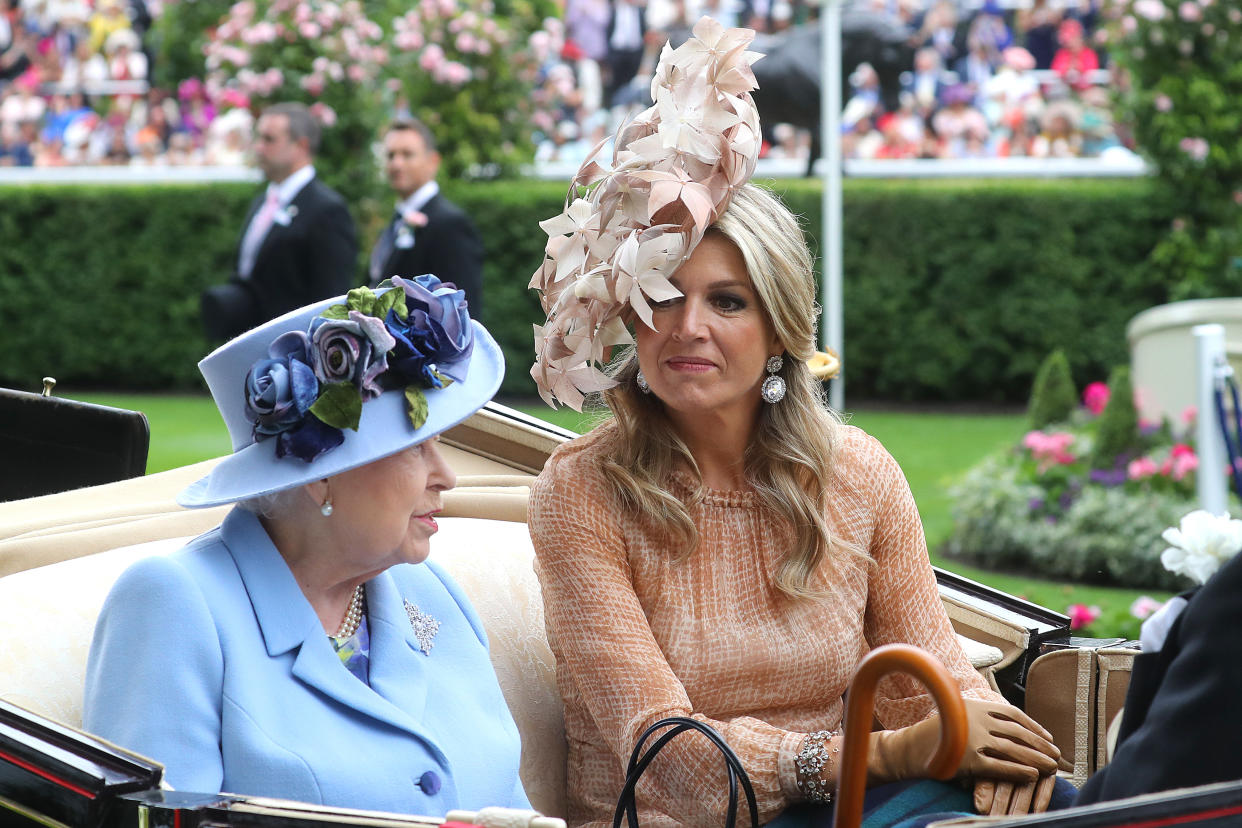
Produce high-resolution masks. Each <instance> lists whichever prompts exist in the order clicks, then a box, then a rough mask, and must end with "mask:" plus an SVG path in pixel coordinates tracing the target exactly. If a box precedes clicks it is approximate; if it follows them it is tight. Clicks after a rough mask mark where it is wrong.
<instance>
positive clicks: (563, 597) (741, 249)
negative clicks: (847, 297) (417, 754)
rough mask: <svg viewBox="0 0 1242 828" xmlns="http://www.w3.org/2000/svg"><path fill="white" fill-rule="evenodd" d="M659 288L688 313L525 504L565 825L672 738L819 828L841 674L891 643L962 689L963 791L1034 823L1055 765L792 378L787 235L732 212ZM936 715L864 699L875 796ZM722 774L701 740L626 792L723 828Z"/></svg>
mask: <svg viewBox="0 0 1242 828" xmlns="http://www.w3.org/2000/svg"><path fill="white" fill-rule="evenodd" d="M672 282H673V284H674V285H675V286H676V287H677V289H678V290H679V291H680V292H681V294H682V296H680V297H677V298H674V299H669V300H666V301H662V302H660V303H658V304H656V305H655V306H654V307H653V321H654V322H655V327H648V326H646V325H644V324H641V323H640V324H638V325H637V326H636V332H635V335H636V339H637V347H636V348H635V349H634V350H632V351H631V352H630V354H629V355H628V356H627V357H625V358H623V359H622V360H621V361H620V363H619V368H618V370H617V373H616V378H617V380H618V382H619V384H618V385H617V386H616V387H614V388H612V389H610V390H609V391H607V392H605V399H606V401H607V403H608V407H609V409H610V410H611V411H612V413H613V416H612V419H610V420H609V421H608V422H606V423H605V424H603V425H601V426H599V427H597V428H596V429H595V430H594V431H592V432H591V433H590V434H588V435H586V436H584V437H582V438H580V439H578V440H575V441H573V442H571V443H569V444H567V445H566V446H564V447H562V448H561V449H560V450H558V451H557V453H556V454H554V455H553V457H552V459H551V460H550V461H549V463H548V465H547V466H546V468H545V469H544V472H543V474H541V475H540V477H539V479H538V481H537V483H536V486H535V489H534V492H533V495H532V500H531V516H530V529H531V536H532V538H533V539H534V544H535V549H536V553H537V555H538V570H539V575H540V578H541V582H542V585H543V595H544V601H545V606H546V609H547V624H548V632H549V637H550V640H551V643H552V647H553V651H554V652H555V654H556V657H557V676H558V683H559V686H560V689H561V692H562V694H563V696H564V699H565V721H566V731H567V736H568V739H569V803H570V823H571V824H589V825H592V826H597V825H599V826H602V825H606V824H610V823H611V817H612V809H613V807H614V804H615V797H616V795H617V793H618V792H619V791H620V789H621V786H622V782H623V780H624V763H625V759H626V758H627V757H628V755H629V752H630V750H631V749H632V747H633V745H634V742H635V741H636V739H637V738H638V736H639V735H640V734H641V733H642V732H643V731H644V730H645V729H646V727H647V726H649V725H650V724H652V723H653V722H655V721H656V720H657V719H660V718H662V717H664V716H670V715H683V716H685V715H689V716H694V717H695V718H697V719H700V720H702V721H704V722H706V723H708V724H710V725H712V726H713V727H715V728H716V729H717V730H719V731H720V732H721V734H722V735H723V736H724V737H725V739H726V740H727V741H728V743H729V745H730V746H731V747H732V748H733V749H734V751H735V752H737V753H738V755H739V756H740V758H741V759H742V761H743V763H744V765H745V767H746V769H747V771H748V773H749V775H750V778H751V780H752V782H753V783H754V786H755V791H756V794H757V795H758V799H759V807H760V816H761V819H763V820H764V821H769V820H774V819H777V818H778V817H780V816H781V814H782V812H784V811H786V810H787V809H789V808H790V806H794V805H798V804H799V803H826V802H827V801H828V800H829V798H830V797H829V792H830V791H832V790H834V789H835V782H836V772H837V770H838V768H837V764H836V757H837V751H838V750H839V748H840V746H841V744H842V741H843V736H842V735H841V734H840V732H839V731H840V727H841V720H842V716H843V695H844V693H845V690H846V688H847V686H848V684H849V681H850V679H851V677H852V675H853V672H854V668H855V666H856V664H857V663H858V661H859V659H860V658H861V657H862V656H864V655H865V654H866V653H867V652H868V651H869V650H870V649H872V648H874V647H877V646H880V645H882V644H887V643H891V642H906V643H912V644H916V645H918V646H920V647H923V648H925V649H927V650H929V651H930V652H932V653H933V654H934V655H935V656H936V657H937V658H939V659H940V660H941V661H942V662H944V664H945V665H947V666H948V667H949V669H950V671H951V672H952V673H953V675H954V676H955V677H956V678H957V680H958V682H959V683H960V684H961V687H962V689H963V695H964V697H965V698H966V699H967V702H968V710H969V711H970V718H971V728H970V749H969V750H968V751H967V756H966V759H965V760H964V761H963V763H962V766H961V774H962V776H963V778H972V779H981V780H993V781H994V780H1002V781H1004V782H1006V783H1019V785H1018V789H1019V795H1018V796H1017V797H1014V802H1013V804H1012V807H1011V806H1010V802H1009V800H1010V797H1009V795H1008V793H1009V791H1010V790H1012V786H1009V785H1006V786H1005V787H1004V788H1003V791H1004V803H1003V805H1000V806H998V809H1001V808H1003V810H1006V811H1008V810H1015V811H1024V810H1030V809H1031V808H1032V807H1034V808H1035V809H1037V810H1042V809H1043V808H1044V807H1046V806H1047V804H1048V801H1049V798H1050V796H1051V794H1052V788H1053V780H1054V777H1053V776H1052V774H1053V772H1054V771H1055V770H1056V767H1057V759H1058V758H1059V752H1058V751H1057V749H1056V748H1055V747H1054V746H1053V745H1052V743H1051V741H1050V739H1051V737H1050V735H1049V734H1048V733H1047V732H1046V731H1045V730H1044V729H1043V728H1041V727H1040V726H1039V725H1038V724H1036V723H1035V722H1034V721H1033V720H1031V719H1029V718H1028V717H1026V716H1025V715H1024V714H1023V713H1021V712H1020V711H1018V710H1017V709H1016V708H1012V707H1010V706H1009V705H1008V704H1006V703H1005V702H1004V701H1003V699H1001V697H1000V696H998V695H997V694H995V693H993V692H992V691H991V690H989V689H988V687H987V686H986V684H985V683H984V681H983V680H982V679H981V678H980V676H979V675H978V674H977V673H976V672H975V671H974V670H973V669H972V668H971V667H970V664H969V663H968V662H967V660H966V658H965V656H964V655H963V653H962V651H961V649H960V647H959V645H958V643H957V640H956V637H955V636H954V634H953V630H952V628H951V626H950V624H949V620H948V618H947V616H946V615H945V613H944V610H943V608H942V605H941V602H940V598H939V595H938V592H937V589H936V581H935V576H934V573H933V572H932V569H931V566H930V563H929V561H928V558H927V550H926V546H925V543H924V539H923V531H922V526H921V524H920V522H919V516H918V511H917V509H916V507H915V504H914V500H913V499H912V497H911V495H910V491H909V488H908V486H907V484H906V481H905V478H904V477H903V476H902V473H901V470H900V468H899V467H898V466H897V463H896V462H895V461H894V460H893V458H892V457H891V456H890V455H889V454H888V452H886V451H885V450H884V448H883V447H882V446H881V445H880V444H879V443H878V442H877V441H876V440H874V439H873V438H871V437H869V436H868V435H866V434H865V433H863V432H862V431H861V430H859V429H857V428H854V427H851V426H846V425H842V424H841V423H840V422H839V421H838V420H837V419H836V417H835V416H834V415H833V414H832V412H831V411H830V410H829V409H828V407H827V406H826V405H825V403H824V400H823V398H822V392H821V389H820V386H819V384H818V383H817V382H816V381H815V379H814V378H813V377H812V376H811V374H810V372H809V370H808V369H807V367H806V364H805V360H806V359H807V358H808V357H810V355H811V353H812V351H813V347H814V344H813V343H814V329H813V323H812V320H813V315H814V311H815V301H814V289H813V281H812V278H811V262H810V257H809V255H808V253H807V251H806V247H805V245H804V244H803V242H802V237H801V233H800V231H799V230H798V227H797V224H796V222H795V220H794V219H793V217H792V216H791V215H790V214H789V212H788V211H787V210H786V209H785V208H784V207H783V206H782V205H781V204H780V203H779V202H778V201H777V200H776V199H775V198H774V197H773V196H772V195H770V194H768V193H766V192H765V191H763V190H760V189H758V188H756V187H753V186H749V185H748V186H746V187H745V188H743V189H741V190H740V191H739V192H738V193H737V194H736V195H735V196H734V198H733V200H732V203H731V204H730V206H729V208H728V211H727V212H726V213H725V214H724V216H723V217H722V218H721V219H720V220H719V221H717V222H716V224H715V225H713V227H712V229H711V230H710V231H709V232H708V233H707V234H706V235H705V236H704V238H703V240H702V242H700V244H699V245H698V246H697V248H696V249H695V251H694V253H693V254H692V255H691V256H690V258H689V259H688V261H687V262H686V263H685V264H684V265H682V266H681V267H680V268H678V269H677V271H676V272H675V273H674V275H673V277H672ZM782 384H783V387H784V389H785V390H784V395H783V397H782V396H780V395H779V394H778V393H777V392H776V391H775V390H774V389H776V388H779V387H781V386H782ZM931 709H932V703H931V700H930V697H929V696H928V695H926V693H925V692H924V690H923V689H922V687H921V686H919V685H918V684H917V683H915V682H913V681H910V680H907V679H904V678H890V679H887V680H886V681H885V682H884V683H883V684H882V685H881V693H880V697H879V701H878V703H877V717H878V719H879V722H880V724H881V725H882V726H883V729H881V730H877V731H876V732H875V733H874V734H873V736H872V751H871V760H870V764H869V768H868V779H869V782H870V783H871V784H872V785H884V783H894V782H904V781H907V780H911V779H914V778H916V777H917V775H918V773H919V771H920V770H921V767H922V762H923V761H925V760H926V759H927V758H928V757H929V756H930V754H931V751H932V750H933V748H934V746H935V743H936V740H937V738H938V732H939V731H938V727H939V725H938V723H936V722H935V721H934V720H929V719H928V716H929V715H930V713H931ZM722 770H723V768H722V764H721V763H720V760H719V757H718V756H717V755H715V754H714V752H713V751H711V750H709V749H708V747H707V744H706V742H704V741H698V737H693V738H685V737H683V738H681V739H678V740H676V741H674V742H673V743H671V744H670V745H669V746H668V747H667V748H666V749H665V750H664V752H663V753H662V754H661V756H660V758H659V759H658V760H657V761H656V763H654V764H653V765H652V767H651V769H650V770H649V771H648V773H647V775H646V777H644V778H645V779H648V780H650V781H646V782H645V784H644V786H641V787H640V803H641V806H642V808H643V811H644V813H643V814H642V819H641V820H640V821H641V824H643V825H644V826H650V825H675V824H681V825H703V824H720V819H719V813H720V812H722V811H723V809H724V807H725V792H726V791H727V787H726V784H725V782H724V776H723V773H722ZM991 789H992V784H991V782H989V784H988V785H985V786H981V789H980V791H979V793H980V797H979V802H978V804H979V805H980V806H981V807H982V806H986V807H983V808H982V809H983V810H985V811H987V810H990V809H991V807H992V805H993V802H989V801H985V800H984V796H985V795H986V794H987V793H988V792H989V791H990V790H991ZM898 794H900V795H898ZM879 796H880V798H882V799H883V798H890V801H889V803H888V805H887V806H886V807H887V809H888V810H889V811H890V812H892V813H893V814H894V815H895V818H892V819H886V820H883V821H881V822H879V823H874V822H873V823H871V824H894V823H896V822H898V821H900V820H901V819H903V818H905V817H908V816H911V815H913V814H918V813H927V812H933V811H934V812H940V811H946V810H964V809H969V807H970V804H971V798H970V795H969V794H967V793H966V792H965V789H961V788H958V789H954V788H953V787H951V786H947V785H941V784H940V783H930V782H929V783H926V784H925V785H921V786H916V787H915V788H909V786H906V785H898V786H887V787H885V788H883V789H882V790H881V791H880V793H879ZM804 817H805V818H815V819H820V818H823V812H822V810H820V811H818V812H817V809H815V808H795V809H794V810H793V811H791V812H789V813H786V814H785V816H784V817H783V820H785V821H781V822H779V824H781V825H785V824H789V825H798V824H802V823H801V822H799V821H798V819H800V818H804Z"/></svg>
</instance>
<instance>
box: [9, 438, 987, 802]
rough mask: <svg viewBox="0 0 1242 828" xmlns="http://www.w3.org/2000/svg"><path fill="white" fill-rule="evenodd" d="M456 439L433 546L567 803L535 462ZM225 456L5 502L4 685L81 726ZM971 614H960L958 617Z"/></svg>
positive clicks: (525, 769) (528, 760)
mask: <svg viewBox="0 0 1242 828" xmlns="http://www.w3.org/2000/svg"><path fill="white" fill-rule="evenodd" d="M484 425H487V423H484ZM536 448H539V449H540V450H543V449H542V448H541V447H539V446H536ZM530 451H531V452H534V451H535V449H530ZM445 453H446V454H447V455H449V460H450V463H452V464H453V466H454V468H455V469H456V470H457V472H458V484H459V485H458V488H457V489H455V490H454V491H452V492H448V493H446V496H445V507H446V509H445V512H444V513H443V516H442V517H441V519H440V526H441V532H440V534H439V535H438V536H437V538H436V539H435V540H433V542H432V549H433V551H432V556H433V558H434V559H435V560H437V561H439V562H440V563H441V564H443V565H444V567H445V568H446V569H447V570H448V571H449V573H450V574H451V575H452V576H453V577H454V578H455V579H456V580H457V581H458V582H459V583H460V584H461V586H462V588H463V589H464V590H465V592H466V594H467V595H468V596H469V598H470V600H471V601H472V603H473V604H474V606H475V608H476V609H477V611H478V613H479V615H480V617H481V618H482V619H483V623H484V626H485V627H486V629H487V634H488V637H489V639H490V642H491V651H492V663H493V664H494V665H495V667H496V674H497V676H498V678H499V681H500V685H501V688H502V689H503V690H504V693H505V698H506V700H507V701H508V703H509V709H510V710H511V711H512V713H513V717H514V719H515V720H516V721H517V725H518V728H519V730H520V731H521V733H522V766H521V775H522V781H523V782H524V783H525V785H526V790H527V793H528V794H529V796H530V799H531V803H532V804H533V805H534V806H535V807H536V808H537V809H539V810H540V811H542V812H543V813H545V814H548V815H551V816H563V815H564V812H565V752H566V746H565V735H564V723H563V720H562V707H561V699H560V696H559V695H558V693H557V691H556V681H555V665H554V660H553V657H552V653H551V651H550V650H549V648H548V643H547V638H546V635H545V631H544V621H543V603H542V600H541V598H540V592H539V583H538V580H537V579H536V577H535V574H534V571H533V569H532V567H531V563H532V561H533V558H534V553H533V550H532V548H531V544H530V538H529V536H528V535H527V531H526V524H525V519H526V499H527V494H528V491H529V489H528V485H529V482H530V477H529V475H527V474H525V473H521V474H515V473H514V472H515V471H520V472H525V471H526V468H525V467H522V468H515V467H512V466H510V467H506V466H505V465H503V464H502V463H500V462H498V461H497V460H495V459H493V458H491V457H483V456H479V455H477V454H472V453H470V452H469V451H467V450H463V449H458V448H455V447H454V446H453V445H452V444H450V445H448V446H445ZM213 462H215V461H208V462H207V463H200V464H198V465H196V466H188V467H185V468H182V469H175V470H173V471H170V472H164V473H162V474H156V475H149V476H147V477H144V478H136V479H134V480H127V481H122V482H120V483H114V484H110V485H108V486H101V487H95V488H92V489H81V490H78V491H74V492H66V493H64V494H59V495H49V496H47V497H42V498H32V499H30V500H26V501H19V502H14V503H3V504H0V698H4V699H7V700H9V701H12V702H15V703H17V704H20V705H22V706H23V707H27V708H29V709H31V710H33V711H35V712H37V713H41V714H43V715H46V716H49V717H51V718H54V719H57V720H58V721H62V722H64V723H66V724H70V725H73V726H75V727H77V726H80V724H81V719H82V711H81V705H82V698H81V696H82V687H83V674H84V671H85V665H86V655H87V651H88V648H89V647H90V639H91V634H92V631H93V628H94V622H95V617H96V615H97V614H98V612H99V608H100V607H101V605H102V604H103V600H104V598H105V596H106V595H107V593H108V591H109V589H110V588H111V586H112V583H113V581H115V579H116V578H117V576H118V575H120V573H121V572H122V571H123V570H124V569H125V567H127V566H128V565H129V564H130V563H132V562H133V561H135V560H138V559H139V558H141V557H143V556H146V555H161V554H168V553H169V552H172V551H174V550H176V549H178V548H180V547H181V546H182V545H183V544H184V543H185V541H186V540H188V539H189V538H190V537H193V536H195V535H197V534H199V533H200V532H203V531H205V530H207V529H209V528H211V526H214V525H215V524H217V523H218V522H219V521H220V520H221V519H222V518H223V516H224V514H225V513H226V512H227V507H221V508H218V509H203V510H197V511H187V510H184V509H181V508H180V507H178V506H177V505H176V503H175V502H174V501H173V496H174V495H175V493H176V492H177V491H178V490H180V489H181V488H182V487H184V486H185V485H188V484H189V483H190V482H192V481H193V480H196V479H198V478H199V477H201V476H203V475H204V474H206V473H207V471H208V469H209V468H210V465H211V464H212V463H213ZM530 465H534V460H533V459H532V460H531V463H530ZM950 609H952V607H950ZM961 621H962V619H960V618H958V617H956V616H955V617H954V623H955V625H959V628H961V627H960V624H959V622H961ZM965 629H968V630H969V629H972V628H970V627H969V626H967V627H966V628H965ZM959 640H961V641H962V643H963V645H964V646H965V647H966V650H967V655H968V657H969V658H970V661H971V663H972V664H973V665H974V666H975V667H976V668H979V669H980V670H981V671H983V672H984V673H985V675H987V671H988V669H989V665H993V664H996V663H997V662H999V661H1002V660H1003V657H1002V651H1001V650H1000V649H997V648H996V647H992V646H988V645H987V644H981V643H979V642H978V641H972V640H970V639H966V638H962V637H961V636H959ZM989 641H990V640H989ZM990 643H996V642H992V641H990ZM1005 646H1008V644H1006V645H1005Z"/></svg>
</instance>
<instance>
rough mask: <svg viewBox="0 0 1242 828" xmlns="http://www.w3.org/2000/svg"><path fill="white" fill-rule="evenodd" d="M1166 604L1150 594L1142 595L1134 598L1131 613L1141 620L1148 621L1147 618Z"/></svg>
mask: <svg viewBox="0 0 1242 828" xmlns="http://www.w3.org/2000/svg"><path fill="white" fill-rule="evenodd" d="M1163 606H1164V604H1162V603H1161V602H1159V601H1157V600H1156V599H1155V598H1152V597H1151V596H1150V595H1140V596H1139V597H1137V598H1135V599H1134V603H1133V604H1131V605H1130V614H1131V615H1133V616H1134V617H1135V618H1137V619H1138V620H1140V621H1146V620H1147V618H1148V617H1149V616H1150V615H1151V614H1152V613H1153V612H1155V611H1156V610H1158V609H1160V608H1161V607H1163Z"/></svg>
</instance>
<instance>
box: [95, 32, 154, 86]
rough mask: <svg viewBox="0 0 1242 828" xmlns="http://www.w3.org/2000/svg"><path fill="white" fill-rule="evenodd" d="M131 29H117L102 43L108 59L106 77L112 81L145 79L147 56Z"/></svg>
mask: <svg viewBox="0 0 1242 828" xmlns="http://www.w3.org/2000/svg"><path fill="white" fill-rule="evenodd" d="M141 45H142V44H141V43H140V42H139V40H138V35H137V34H135V33H134V30H133V29H117V30H116V31H115V32H113V33H112V34H110V35H108V39H107V40H106V41H104V53H105V54H106V55H107V57H108V77H109V78H111V79H112V80H114V81H132V80H146V79H147V56H146V55H144V54H143V53H142V52H141V51H140V47H141Z"/></svg>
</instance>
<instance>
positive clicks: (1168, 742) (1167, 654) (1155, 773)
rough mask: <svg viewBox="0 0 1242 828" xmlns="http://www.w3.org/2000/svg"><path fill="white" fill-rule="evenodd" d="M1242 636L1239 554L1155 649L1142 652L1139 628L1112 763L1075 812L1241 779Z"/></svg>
mask: <svg viewBox="0 0 1242 828" xmlns="http://www.w3.org/2000/svg"><path fill="white" fill-rule="evenodd" d="M1173 600H1174V601H1177V600H1179V599H1173ZM1239 630H1242V555H1235V556H1234V557H1233V558H1231V559H1230V560H1229V561H1227V562H1226V563H1225V564H1224V565H1223V566H1222V567H1221V568H1220V569H1219V570H1218V571H1217V572H1216V574H1215V575H1213V576H1212V577H1211V578H1209V579H1208V582H1207V583H1206V584H1204V585H1203V586H1202V587H1200V588H1199V589H1198V590H1197V591H1196V592H1195V593H1194V594H1193V595H1191V596H1190V598H1189V602H1188V603H1186V604H1185V606H1184V608H1183V609H1182V611H1181V613H1180V614H1179V615H1177V617H1176V618H1175V619H1174V620H1173V622H1172V624H1171V625H1170V626H1169V627H1168V634H1167V635H1166V636H1165V637H1164V641H1163V643H1160V642H1159V641H1157V642H1155V643H1156V644H1159V647H1158V649H1157V648H1156V647H1155V646H1153V647H1151V648H1149V647H1148V644H1149V643H1150V642H1149V641H1148V639H1149V637H1150V636H1149V630H1148V628H1147V627H1146V626H1145V627H1144V630H1143V637H1144V652H1143V653H1142V654H1140V655H1138V656H1136V657H1135V659H1134V667H1133V672H1132V673H1131V674H1130V687H1129V690H1128V691H1127V693H1126V706H1125V712H1124V713H1123V714H1122V717H1121V729H1120V732H1119V734H1118V738H1117V749H1116V751H1115V753H1114V754H1113V760H1112V762H1110V763H1109V764H1108V765H1107V766H1106V767H1104V768H1103V769H1102V770H1100V771H1099V772H1098V773H1096V774H1095V775H1094V776H1092V777H1091V778H1090V779H1088V780H1087V784H1086V785H1084V786H1083V788H1082V790H1081V791H1080V792H1079V794H1078V798H1077V799H1076V800H1075V802H1074V804H1075V805H1086V804H1090V803H1092V802H1101V801H1106V800H1113V799H1122V798H1124V797H1128V796H1138V795H1139V794H1147V793H1155V792H1158V791H1168V790H1173V789H1174V788H1188V787H1192V786H1195V785H1206V784H1208V783H1209V782H1226V781H1232V780H1238V779H1242V750H1240V749H1239V747H1238V744H1239V740H1240V739H1242V704H1239V697H1240V696H1242V635H1240V634H1239Z"/></svg>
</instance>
